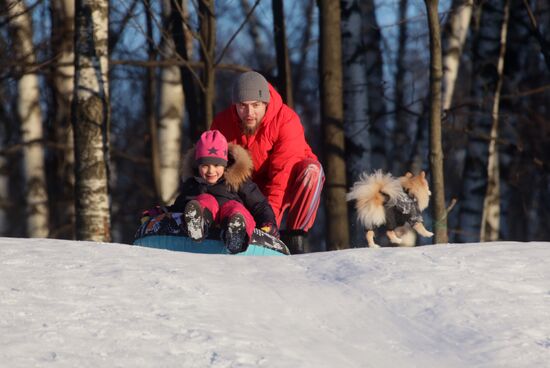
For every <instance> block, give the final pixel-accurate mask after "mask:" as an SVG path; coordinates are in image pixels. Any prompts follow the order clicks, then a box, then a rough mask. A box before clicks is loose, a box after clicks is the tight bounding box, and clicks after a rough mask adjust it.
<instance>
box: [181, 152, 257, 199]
mask: <svg viewBox="0 0 550 368" xmlns="http://www.w3.org/2000/svg"><path fill="white" fill-rule="evenodd" d="M195 149H196V147H193V148H191V149H190V150H189V151H187V152H186V153H185V155H184V156H183V160H182V168H181V179H182V181H185V180H187V179H189V178H190V177H193V176H199V173H198V165H197V162H196V161H195ZM228 156H229V161H228V163H227V168H226V169H225V174H224V176H223V179H224V180H225V183H226V184H227V186H228V187H229V188H231V190H233V191H235V192H236V191H238V190H239V188H240V186H241V185H242V184H243V183H244V182H245V181H247V180H248V179H250V177H251V176H252V170H253V169H254V163H253V161H252V157H251V156H250V153H249V152H248V151H247V150H246V149H244V148H243V147H241V146H239V145H237V144H233V143H229V146H228Z"/></svg>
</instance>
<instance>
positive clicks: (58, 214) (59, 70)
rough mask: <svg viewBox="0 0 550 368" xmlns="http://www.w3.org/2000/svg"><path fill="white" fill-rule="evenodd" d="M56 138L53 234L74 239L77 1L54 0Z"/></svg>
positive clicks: (53, 84) (53, 45)
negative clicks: (72, 112)
mask: <svg viewBox="0 0 550 368" xmlns="http://www.w3.org/2000/svg"><path fill="white" fill-rule="evenodd" d="M52 7H53V11H52V50H53V54H54V55H55V56H56V65H55V67H54V69H53V83H52V87H53V95H54V99H55V106H54V122H53V129H54V140H55V142H56V143H57V144H58V145H60V146H61V148H59V149H57V150H56V151H55V155H54V156H55V166H56V178H55V180H56V184H55V188H53V189H50V193H52V192H53V196H54V200H53V201H52V206H53V208H52V210H53V213H54V215H53V216H52V224H51V228H52V236H54V237H56V238H67V239H74V238H75V228H74V227H75V212H74V211H75V208H74V180H75V179H74V139H73V138H74V136H73V127H72V125H71V102H72V97H73V92H74V44H73V42H74V1H71V0H53V1H52Z"/></svg>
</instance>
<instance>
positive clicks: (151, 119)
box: [143, 0, 161, 202]
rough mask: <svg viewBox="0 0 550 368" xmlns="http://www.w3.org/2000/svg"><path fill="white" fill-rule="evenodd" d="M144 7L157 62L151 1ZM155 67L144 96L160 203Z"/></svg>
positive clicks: (148, 72) (152, 53) (149, 44)
mask: <svg viewBox="0 0 550 368" xmlns="http://www.w3.org/2000/svg"><path fill="white" fill-rule="evenodd" d="M143 7H144V8H145V24H146V33H147V54H148V58H149V61H155V60H156V58H157V57H156V51H155V50H156V48H157V46H156V45H155V41H154V35H153V17H154V15H153V10H152V8H151V2H150V0H143ZM155 70H156V69H155V68H154V67H148V68H147V69H146V72H145V74H146V82H145V93H144V95H143V97H144V101H143V104H144V105H145V119H146V120H147V126H148V127H149V145H148V146H149V147H148V148H149V152H150V157H151V177H152V179H153V186H154V189H155V202H160V200H161V195H160V186H161V184H160V181H161V179H160V157H159V154H160V152H159V150H160V149H159V139H158V128H157V119H156V111H155V107H156V106H157V101H156V96H155V95H156V91H157V87H156V80H155V79H156V78H155V76H156V72H155Z"/></svg>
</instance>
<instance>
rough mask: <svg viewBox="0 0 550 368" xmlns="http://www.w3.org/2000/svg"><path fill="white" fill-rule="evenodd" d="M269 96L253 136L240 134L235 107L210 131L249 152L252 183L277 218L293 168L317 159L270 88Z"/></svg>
mask: <svg viewBox="0 0 550 368" xmlns="http://www.w3.org/2000/svg"><path fill="white" fill-rule="evenodd" d="M269 93H270V102H269V104H268V106H267V110H266V113H265V116H264V118H263V120H262V121H261V123H260V126H259V127H258V129H257V130H256V133H255V134H254V135H252V136H246V135H244V134H242V132H241V128H240V119H239V116H238V115H237V111H236V109H235V105H231V106H230V107H229V108H227V109H226V110H224V111H222V112H220V113H219V114H217V115H216V117H215V118H214V121H213V122H212V127H211V128H210V129H217V130H219V131H220V132H222V134H223V135H224V136H225V137H226V138H227V141H228V142H230V143H236V144H238V145H240V146H243V147H244V148H246V149H247V150H248V151H249V152H250V154H251V155H252V160H253V161H254V173H253V176H252V179H253V180H254V182H255V183H256V184H257V185H258V187H259V188H260V190H261V191H262V193H264V195H265V196H266V197H267V199H268V200H269V203H270V204H271V207H273V211H274V212H275V216H276V217H277V218H278V217H279V213H280V212H281V206H282V204H283V203H282V202H283V197H284V194H285V191H286V188H287V185H288V179H289V177H290V172H291V170H292V167H293V166H294V164H295V163H297V162H299V161H302V160H303V159H305V158H311V159H314V160H317V156H315V154H314V153H313V152H312V151H311V147H310V146H309V145H308V144H307V142H306V139H305V136H304V128H303V126H302V124H301V123H300V118H299V117H298V115H297V114H296V113H295V112H294V110H292V109H291V108H290V107H288V106H287V105H285V104H284V103H283V100H282V98H281V95H279V93H278V92H277V91H276V90H275V88H273V86H272V85H271V84H270V85H269Z"/></svg>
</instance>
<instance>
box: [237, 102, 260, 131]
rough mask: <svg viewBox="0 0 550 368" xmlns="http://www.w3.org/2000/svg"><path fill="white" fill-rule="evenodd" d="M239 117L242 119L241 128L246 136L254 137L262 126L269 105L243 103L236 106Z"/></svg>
mask: <svg viewBox="0 0 550 368" xmlns="http://www.w3.org/2000/svg"><path fill="white" fill-rule="evenodd" d="M235 107H236V109H237V115H239V119H241V128H242V130H243V133H244V134H246V135H252V134H254V133H255V132H256V129H258V127H259V126H260V123H261V122H262V119H263V118H264V116H265V112H266V110H267V104H266V103H265V102H262V101H243V102H240V103H238V104H235Z"/></svg>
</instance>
